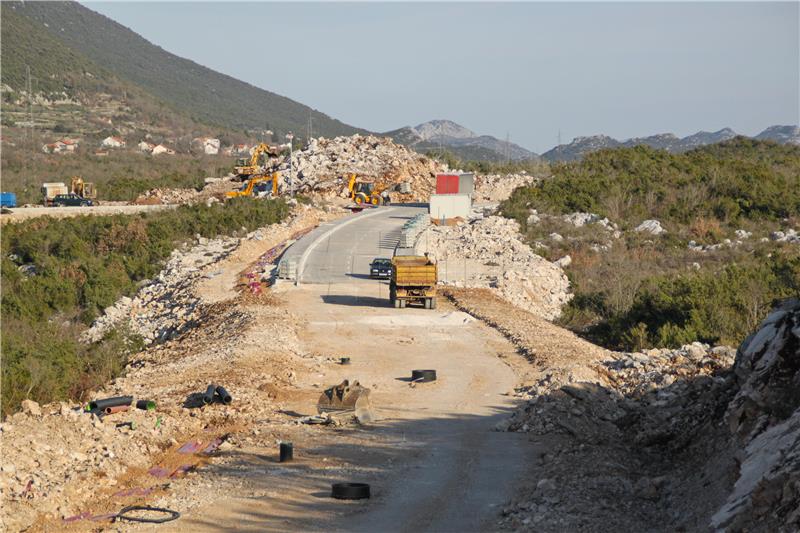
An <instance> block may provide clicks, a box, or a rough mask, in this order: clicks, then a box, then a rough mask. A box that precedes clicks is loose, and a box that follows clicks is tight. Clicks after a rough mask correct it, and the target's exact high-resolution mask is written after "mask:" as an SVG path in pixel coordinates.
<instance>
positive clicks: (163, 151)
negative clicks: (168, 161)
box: [153, 144, 175, 155]
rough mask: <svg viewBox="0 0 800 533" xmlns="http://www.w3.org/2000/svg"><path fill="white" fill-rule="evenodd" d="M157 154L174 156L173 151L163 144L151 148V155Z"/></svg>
mask: <svg viewBox="0 0 800 533" xmlns="http://www.w3.org/2000/svg"><path fill="white" fill-rule="evenodd" d="M158 154H167V155H175V150H173V149H172V148H167V147H166V146H164V145H163V144H159V145H158V146H156V147H155V148H153V155H158Z"/></svg>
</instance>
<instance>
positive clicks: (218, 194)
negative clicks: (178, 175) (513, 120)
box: [133, 175, 241, 205]
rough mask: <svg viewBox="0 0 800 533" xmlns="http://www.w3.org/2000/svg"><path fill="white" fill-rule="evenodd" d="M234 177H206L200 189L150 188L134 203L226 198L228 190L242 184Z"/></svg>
mask: <svg viewBox="0 0 800 533" xmlns="http://www.w3.org/2000/svg"><path fill="white" fill-rule="evenodd" d="M232 178H233V175H230V176H228V177H226V178H206V183H205V186H204V187H203V188H202V189H201V190H199V191H198V190H195V189H174V188H173V189H163V188H157V189H150V190H148V191H145V192H143V193H142V194H140V195H139V196H138V197H137V198H136V200H134V202H133V203H134V204H137V205H159V204H170V205H178V204H196V203H199V202H210V201H217V200H221V199H224V198H225V193H226V192H228V191H232V190H235V189H237V188H239V187H240V186H241V183H239V182H237V181H234V180H233V179H232Z"/></svg>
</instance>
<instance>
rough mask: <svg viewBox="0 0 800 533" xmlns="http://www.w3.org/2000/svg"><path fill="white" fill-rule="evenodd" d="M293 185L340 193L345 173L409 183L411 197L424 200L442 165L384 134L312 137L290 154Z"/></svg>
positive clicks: (343, 184) (432, 186) (344, 180)
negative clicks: (303, 146)
mask: <svg viewBox="0 0 800 533" xmlns="http://www.w3.org/2000/svg"><path fill="white" fill-rule="evenodd" d="M292 165H293V169H294V171H295V172H296V174H295V175H294V179H295V187H297V190H299V191H301V192H310V191H320V192H327V193H333V194H337V195H339V194H341V193H342V192H343V190H344V189H345V188H346V187H347V176H348V174H350V173H356V174H357V175H359V176H361V177H364V178H373V179H380V180H385V181H386V182H388V183H401V182H405V181H408V182H410V183H411V190H412V194H413V197H414V200H425V201H427V199H428V196H429V195H430V194H431V193H432V192H433V191H434V189H435V176H436V173H437V172H441V171H443V170H444V169H445V168H446V167H445V166H444V165H442V164H440V163H438V162H436V161H433V160H431V159H428V158H427V157H425V156H423V155H420V154H418V153H416V152H414V151H413V150H411V149H409V148H406V147H405V146H402V145H400V144H396V143H394V142H393V141H392V140H391V139H388V138H385V137H375V136H373V135H366V136H364V135H352V136H349V137H336V138H334V139H326V138H324V137H320V138H318V139H312V140H311V142H310V143H309V145H308V147H306V148H305V149H304V150H299V151H296V152H294V154H293V156H292Z"/></svg>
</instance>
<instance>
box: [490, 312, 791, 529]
mask: <svg viewBox="0 0 800 533" xmlns="http://www.w3.org/2000/svg"><path fill="white" fill-rule="evenodd" d="M499 320H500V322H503V321H505V319H504V318H501V319H499ZM503 327H504V328H506V329H512V330H513V329H514V326H513V325H511V326H510V325H509V324H505V323H504V326H503ZM517 327H518V328H519V329H524V328H525V327H526V326H524V325H522V324H520V325H518V326H517ZM527 327H531V326H527ZM519 338H520V339H523V338H525V337H524V334H522V333H519ZM532 341H533V342H534V343H535V342H537V341H536V339H535V338H533V339H532V340H531V339H529V340H527V341H525V342H527V343H531V342H532ZM535 346H536V345H535V344H534V345H532V346H529V347H528V349H529V350H535V349H536V347H535ZM734 354H735V355H734ZM592 366H593V368H594V371H595V372H596V375H595V377H594V378H590V379H581V380H573V381H570V382H567V383H565V382H564V380H563V379H554V380H551V379H549V377H548V378H547V379H541V380H539V381H538V382H536V383H534V384H532V385H530V386H527V387H524V388H521V389H520V390H518V392H517V395H518V396H519V397H520V398H522V399H527V405H525V406H524V407H523V408H521V409H520V410H519V411H518V412H517V413H516V414H515V415H514V416H513V417H512V418H511V419H510V420H508V421H506V422H504V423H501V425H500V427H498V429H500V430H506V429H509V430H512V431H523V432H528V433H533V434H536V435H538V436H539V437H538V438H549V439H550V438H558V439H566V440H565V441H564V440H560V441H559V443H560V444H559V445H558V447H557V449H556V450H555V451H553V452H550V453H547V454H545V455H543V456H542V457H541V458H540V463H539V466H540V472H539V473H538V476H539V481H538V482H537V483H535V484H534V483H532V484H531V486H530V487H528V488H527V489H525V490H523V491H521V494H520V496H519V497H518V498H517V499H516V500H515V502H514V503H513V504H512V505H511V506H509V507H508V508H506V509H505V510H504V518H503V519H502V520H501V525H503V526H504V527H506V528H509V529H522V530H533V529H535V530H538V531H541V530H545V531H549V530H558V529H569V530H597V529H598V528H597V524H598V523H602V524H603V525H604V527H603V528H599V529H605V528H609V527H610V526H613V527H611V529H622V530H647V529H652V528H653V527H655V525H656V524H658V527H657V528H658V529H669V530H679V531H680V530H684V531H689V530H691V531H694V530H707V529H711V530H719V531H722V530H724V531H751V530H752V531H756V530H757V531H795V530H797V529H798V527H800V510H799V509H800V460H798V459H799V458H800V396H798V394H797V390H798V383H800V301H798V300H796V299H794V300H789V301H787V302H785V303H784V304H782V305H781V306H780V307H779V308H777V309H776V310H775V311H774V312H773V313H772V314H770V315H769V316H768V317H767V318H766V319H765V320H764V322H763V323H762V324H761V326H760V327H759V329H758V331H757V332H756V333H754V334H753V335H751V336H750V337H748V339H747V340H745V342H743V343H742V345H741V346H740V347H739V350H738V351H736V352H734V350H733V349H732V348H729V347H725V346H717V347H714V348H711V347H710V346H708V345H705V344H701V343H692V344H689V345H686V346H683V347H682V348H680V349H677V350H649V351H646V352H644V353H612V354H610V356H609V357H606V358H604V359H602V360H600V361H596V362H595V363H593V364H592ZM549 375H550V374H549V371H548V376H549ZM610 502H617V503H616V504H615V505H608V504H610ZM620 505H621V506H622V507H619V506H620Z"/></svg>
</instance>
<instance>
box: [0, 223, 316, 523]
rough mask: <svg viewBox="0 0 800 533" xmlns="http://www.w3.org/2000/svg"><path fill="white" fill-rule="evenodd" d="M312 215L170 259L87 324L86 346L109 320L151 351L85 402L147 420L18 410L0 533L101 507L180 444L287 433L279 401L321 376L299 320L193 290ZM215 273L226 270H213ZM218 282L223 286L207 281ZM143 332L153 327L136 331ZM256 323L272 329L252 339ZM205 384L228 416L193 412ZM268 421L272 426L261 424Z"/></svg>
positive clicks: (30, 406)
mask: <svg viewBox="0 0 800 533" xmlns="http://www.w3.org/2000/svg"><path fill="white" fill-rule="evenodd" d="M311 211H312V210H307V209H304V208H302V207H298V209H297V211H296V212H295V213H293V217H292V218H291V219H290V220H288V221H287V222H285V223H281V224H273V225H271V226H268V227H266V228H261V229H259V230H256V231H254V232H252V233H250V234H249V235H247V236H246V237H244V238H242V239H225V238H223V239H213V240H206V239H197V241H198V242H197V244H195V245H194V246H192V247H190V248H188V249H186V250H183V251H178V252H176V253H175V254H173V256H172V257H171V258H170V260H169V261H168V262H167V265H166V266H165V268H164V269H163V270H162V272H161V273H160V274H159V276H157V277H156V279H155V280H153V281H152V282H151V283H149V284H147V285H146V286H144V287H142V288H141V289H140V291H139V293H137V295H136V296H134V297H133V298H123V299H121V300H120V301H119V302H117V305H115V306H114V309H117V310H118V311H115V312H112V313H111V315H110V316H109V317H106V318H105V319H100V320H99V321H98V322H97V323H96V324H95V328H96V329H95V332H94V334H93V335H99V334H100V332H101V330H102V328H107V327H110V325H111V324H112V323H113V322H115V320H116V321H127V322H128V323H129V324H130V326H131V329H132V330H134V331H138V332H139V333H140V334H143V335H147V336H148V338H150V339H152V340H153V341H154V342H152V344H151V345H150V346H149V347H148V348H147V349H146V350H145V351H143V352H141V353H138V354H136V355H135V356H133V357H132V358H131V361H130V363H129V364H128V366H127V368H126V371H125V373H124V375H123V376H121V377H118V378H116V379H115V380H113V381H112V382H111V383H110V384H108V385H107V386H106V387H105V388H104V389H103V390H99V391H95V393H94V394H93V395H92V398H103V397H112V396H121V395H132V396H134V399H135V400H139V399H152V400H154V401H155V402H156V404H157V406H156V409H155V410H151V411H145V410H140V409H130V410H128V411H126V412H124V413H117V414H113V415H109V416H106V417H104V418H102V419H101V418H98V417H97V416H95V415H93V414H90V413H87V412H85V411H84V410H83V409H82V404H83V403H85V402H80V403H79V402H74V401H71V402H61V403H54V404H48V405H42V406H39V405H38V404H36V403H35V402H32V401H24V402H23V404H22V410H21V411H20V412H18V413H16V414H14V415H11V416H9V417H8V418H7V419H6V420H5V421H4V422H3V423H2V424H0V438H2V447H3V454H2V459H0V501H2V502H3V503H2V505H0V530H2V531H21V530H25V529H27V528H29V527H30V526H31V524H32V523H34V521H35V520H37V518H45V519H49V520H52V521H55V523H58V524H61V520H62V519H63V518H66V517H73V516H76V515H79V514H81V513H83V512H85V511H86V510H87V506H95V505H97V501H96V500H97V498H98V495H100V496H99V497H100V498H101V499H103V498H108V497H109V495H110V494H113V493H114V492H115V491H116V490H117V489H118V486H119V485H120V484H121V483H125V480H126V479H127V478H126V477H125V476H126V475H128V474H129V473H130V472H131V471H130V469H131V468H135V469H137V470H135V472H137V471H138V472H143V471H147V469H152V468H153V467H155V466H158V465H159V464H160V461H161V460H162V458H163V457H164V455H165V454H169V453H171V452H175V451H176V450H177V449H178V448H179V447H180V445H181V443H185V442H187V440H189V439H194V440H198V439H199V440H202V441H203V443H204V445H206V444H207V443H210V442H212V441H213V442H216V440H215V439H219V438H220V437H221V436H222V435H225V434H228V433H229V432H230V436H229V437H227V438H226V439H224V442H221V443H220V444H219V449H220V450H229V449H231V447H234V446H241V445H248V444H252V443H253V442H255V441H256V439H260V438H261V437H259V430H256V433H253V434H249V433H248V434H243V433H244V432H243V430H242V429H241V428H248V431H249V428H261V430H260V432H261V433H262V434H263V438H271V436H272V435H271V432H270V431H268V428H270V427H272V428H273V429H274V427H276V425H277V426H281V427H284V426H285V427H296V426H295V425H294V424H293V422H292V420H291V418H290V417H288V416H286V417H283V418H285V420H280V418H281V417H282V415H279V414H276V411H277V409H276V406H275V398H276V394H280V391H281V390H283V389H284V388H287V387H291V384H292V382H293V381H294V380H295V377H294V376H295V373H297V372H300V371H302V372H309V369H310V368H313V369H314V371H315V372H316V373H319V371H320V367H321V365H322V364H323V363H322V362H317V361H316V360H315V359H311V358H310V356H309V355H308V354H305V353H304V352H303V351H302V349H301V348H300V342H299V340H298V338H297V329H298V327H299V326H298V319H297V318H296V317H294V316H293V315H291V314H290V313H288V312H287V311H286V309H285V308H284V307H283V306H282V305H281V304H280V302H279V301H276V300H274V299H272V298H270V297H268V296H262V297H261V299H259V300H258V301H257V304H258V305H255V306H253V305H249V304H248V301H249V300H248V299H246V298H244V297H243V296H240V297H236V293H235V292H233V294H232V295H231V291H230V290H229V288H227V287H219V288H218V290H219V291H222V292H225V293H226V294H227V295H228V299H224V300H216V299H215V300H210V301H207V300H205V297H204V296H203V295H202V294H201V292H200V291H199V289H200V286H201V284H208V285H211V286H212V288H214V287H218V286H219V283H220V282H219V278H221V277H223V276H224V273H227V272H228V271H229V268H227V263H226V262H227V261H234V262H235V261H240V259H238V258H236V257H231V256H232V255H234V254H240V253H242V249H248V250H250V253H253V252H254V251H258V250H263V249H265V248H270V247H271V246H276V245H278V244H279V243H280V242H283V241H285V240H286V239H287V238H289V236H290V235H292V234H295V233H297V232H298V230H301V229H304V228H305V227H307V226H308V225H309V223H312V222H313V221H314V220H315V217H317V216H320V215H317V214H315V213H316V211H313V212H311ZM261 241H263V242H261ZM253 256H254V257H257V253H253ZM222 264H224V265H226V267H225V268H220V265H222ZM234 264H236V263H234ZM240 268H241V267H240ZM220 271H222V272H223V274H219V275H217V276H214V277H212V278H210V279H209V278H208V277H207V276H206V275H207V274H212V273H217V272H220ZM234 282H235V280H231V283H234ZM115 313H116V314H115ZM114 317H116V318H114ZM148 321H153V322H154V323H155V324H156V325H155V326H152V327H151V326H149V325H147V326H145V323H146V322H148ZM256 321H260V323H261V324H268V325H269V327H268V328H265V327H262V328H252V326H253V324H255V323H256ZM251 329H255V331H251ZM167 331H169V332H170V333H169V334H166V335H162V333H164V332H167ZM155 341H158V342H155ZM256 368H257V369H258V371H257V372H256V371H254V369H256ZM289 369H291V370H289ZM212 382H220V383H225V384H226V387H227V388H228V390H229V391H230V392H231V393H232V394H234V395H235V397H236V401H235V402H234V404H232V405H229V406H223V405H219V404H214V405H213V406H209V408H200V407H198V406H196V405H195V400H196V393H198V391H202V390H205V387H206V386H207V384H208V383H212ZM200 403H202V402H200ZM276 417H277V418H279V420H278V421H277V422H275V423H273V426H269V425H267V424H266V423H265V422H264V421H265V420H270V419H273V420H274V419H275V418H276ZM257 421H258V422H257ZM209 445H210V444H209ZM176 453H177V452H176ZM181 457H183V458H185V457H188V456H187V455H185V454H183V455H181ZM214 460H215V461H225V459H224V458H216V459H214ZM183 461H185V459H183ZM175 466H179V465H175ZM173 469H174V467H171V468H168V469H167V470H168V471H172V470H173ZM156 470H158V469H156ZM169 481H170V485H171V487H170V493H172V492H173V491H178V490H179V489H180V488H181V486H182V485H176V483H178V480H177V479H172V478H170V480H169ZM137 483H145V484H147V483H155V484H156V485H157V484H159V483H163V480H158V479H156V478H152V479H151V478H149V477H145V478H142V477H141V476H140V477H139V479H138V481H137ZM156 485H148V486H156ZM126 488H127V487H126ZM190 500H191V501H190V502H189V501H183V500H180V501H177V500H176V497H175V496H172V495H170V496H163V497H160V498H159V499H158V500H157V502H161V503H162V504H164V506H166V507H171V506H175V505H178V504H180V506H181V507H180V508H181V510H184V509H187V508H190V507H191V505H189V504H190V503H191V504H192V505H198V504H200V503H201V502H202V501H203V500H202V499H200V498H193V499H191V498H190ZM114 504H115V505H121V502H117V501H116V500H115V501H114ZM117 508H118V507H117ZM90 510H92V511H94V510H95V509H94V508H92V509H90ZM45 529H46V528H45ZM56 529H57V528H56ZM54 530H55V529H54Z"/></svg>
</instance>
